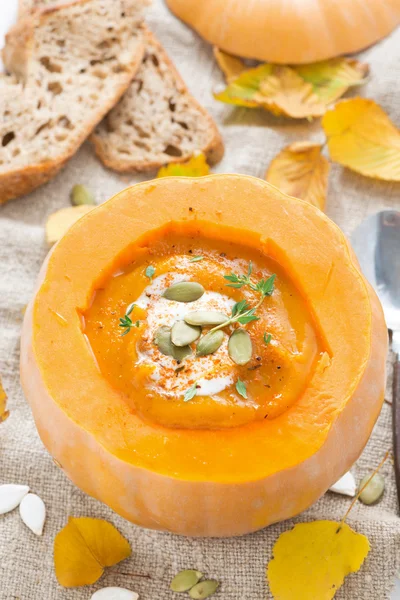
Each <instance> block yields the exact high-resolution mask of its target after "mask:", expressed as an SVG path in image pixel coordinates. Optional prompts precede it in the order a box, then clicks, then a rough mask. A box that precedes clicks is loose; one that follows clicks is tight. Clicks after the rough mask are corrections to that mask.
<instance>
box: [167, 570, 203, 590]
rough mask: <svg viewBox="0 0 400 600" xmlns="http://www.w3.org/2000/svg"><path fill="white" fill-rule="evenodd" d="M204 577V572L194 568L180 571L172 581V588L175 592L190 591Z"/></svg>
mask: <svg viewBox="0 0 400 600" xmlns="http://www.w3.org/2000/svg"><path fill="white" fill-rule="evenodd" d="M202 577H203V573H200V571H195V570H194V569H186V570H185V571H180V572H179V573H178V574H177V575H175V577H174V578H173V580H172V581H171V585H170V588H171V590H172V591H173V592H188V591H189V590H190V589H191V588H192V587H193V586H194V585H196V583H198V582H199V581H200V579H201V578H202Z"/></svg>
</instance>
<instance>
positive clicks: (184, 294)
mask: <svg viewBox="0 0 400 600" xmlns="http://www.w3.org/2000/svg"><path fill="white" fill-rule="evenodd" d="M203 294H204V288H203V286H202V285H201V284H200V283H196V282H195V281H181V282H179V283H173V284H172V285H171V286H170V287H169V288H167V289H166V290H165V292H164V293H163V296H164V298H167V300H175V302H194V301H195V300H198V299H199V298H201V297H202V295H203Z"/></svg>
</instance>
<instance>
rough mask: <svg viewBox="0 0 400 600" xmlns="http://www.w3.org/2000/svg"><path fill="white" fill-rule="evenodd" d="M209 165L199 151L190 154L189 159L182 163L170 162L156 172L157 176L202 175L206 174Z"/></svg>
mask: <svg viewBox="0 0 400 600" xmlns="http://www.w3.org/2000/svg"><path fill="white" fill-rule="evenodd" d="M209 172H210V167H209V166H208V164H207V161H206V157H205V156H204V154H202V153H200V154H197V155H196V156H192V158H190V159H189V160H187V161H186V162H182V163H170V164H168V165H166V166H165V167H161V169H160V170H159V171H158V173H157V177H176V176H180V177H202V176H203V175H208V174H209Z"/></svg>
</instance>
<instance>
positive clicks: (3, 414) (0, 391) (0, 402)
mask: <svg viewBox="0 0 400 600" xmlns="http://www.w3.org/2000/svg"><path fill="white" fill-rule="evenodd" d="M9 416H10V413H9V411H8V410H7V394H6V392H5V389H4V388H3V384H2V383H1V379H0V423H3V422H4V421H5V420H6V419H8V417H9Z"/></svg>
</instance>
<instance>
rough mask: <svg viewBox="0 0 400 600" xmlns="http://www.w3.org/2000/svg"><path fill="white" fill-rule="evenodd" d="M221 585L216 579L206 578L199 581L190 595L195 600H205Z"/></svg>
mask: <svg viewBox="0 0 400 600" xmlns="http://www.w3.org/2000/svg"><path fill="white" fill-rule="evenodd" d="M218 587H219V583H218V581H215V579H206V580H205V581H200V583H197V584H196V585H195V586H194V587H192V589H191V590H190V592H189V596H190V597H191V598H193V599H194V600H204V599H205V598H209V597H210V596H212V595H213V594H215V592H216V591H217V589H218Z"/></svg>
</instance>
